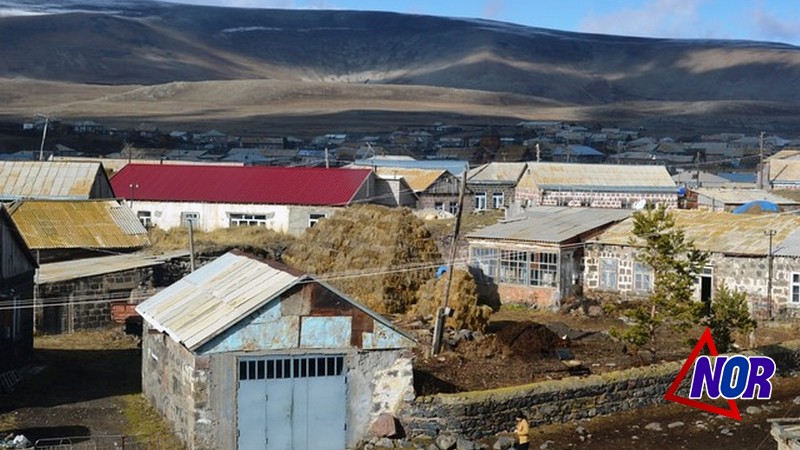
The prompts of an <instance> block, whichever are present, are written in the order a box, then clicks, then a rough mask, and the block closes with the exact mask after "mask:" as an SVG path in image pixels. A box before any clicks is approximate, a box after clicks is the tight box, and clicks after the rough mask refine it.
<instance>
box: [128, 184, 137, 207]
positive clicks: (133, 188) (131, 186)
mask: <svg viewBox="0 0 800 450" xmlns="http://www.w3.org/2000/svg"><path fill="white" fill-rule="evenodd" d="M129 187H130V188H131V209H133V198H134V196H135V195H136V189H139V185H138V184H136V183H131V184H130V185H129Z"/></svg>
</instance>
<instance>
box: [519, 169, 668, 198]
mask: <svg viewBox="0 0 800 450" xmlns="http://www.w3.org/2000/svg"><path fill="white" fill-rule="evenodd" d="M528 168H529V173H530V176H531V177H532V179H533V182H534V183H535V184H536V185H537V186H539V187H540V188H543V189H551V190H553V189H567V190H592V191H608V190H639V191H664V192H670V191H671V192H677V188H676V186H675V181H673V180H672V177H670V175H669V172H667V169H666V168H665V167H664V166H660V165H647V166H635V165H623V164H575V163H547V162H532V163H528Z"/></svg>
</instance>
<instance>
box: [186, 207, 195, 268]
mask: <svg viewBox="0 0 800 450" xmlns="http://www.w3.org/2000/svg"><path fill="white" fill-rule="evenodd" d="M186 223H187V224H188V225H189V270H190V271H191V272H194V225H193V224H194V219H189V220H187V221H186Z"/></svg>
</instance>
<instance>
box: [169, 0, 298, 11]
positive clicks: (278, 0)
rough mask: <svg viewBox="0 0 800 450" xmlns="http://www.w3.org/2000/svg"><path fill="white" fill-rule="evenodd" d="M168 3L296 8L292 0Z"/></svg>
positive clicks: (180, 1)
mask: <svg viewBox="0 0 800 450" xmlns="http://www.w3.org/2000/svg"><path fill="white" fill-rule="evenodd" d="M167 1H169V2H170V3H185V4H191V5H205V6H230V7H235V8H277V9H289V8H296V7H297V5H296V4H295V2H294V0H167Z"/></svg>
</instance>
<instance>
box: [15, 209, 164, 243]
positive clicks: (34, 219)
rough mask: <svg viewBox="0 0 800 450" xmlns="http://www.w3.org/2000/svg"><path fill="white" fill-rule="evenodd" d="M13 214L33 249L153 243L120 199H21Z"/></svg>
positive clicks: (26, 240)
mask: <svg viewBox="0 0 800 450" xmlns="http://www.w3.org/2000/svg"><path fill="white" fill-rule="evenodd" d="M11 217H12V219H14V223H16V224H17V227H18V228H19V230H20V232H21V233H22V236H23V237H24V238H25V242H26V243H27V244H28V247H30V248H31V249H34V250H49V249H57V248H60V249H67V248H87V249H103V248H105V249H128V248H139V247H144V246H146V245H149V244H150V239H149V237H148V235H147V230H145V228H144V227H143V226H142V224H141V223H140V222H139V220H138V219H137V218H136V215H135V214H134V213H133V211H131V209H130V208H128V207H127V206H124V205H121V204H120V203H119V202H118V201H117V200H21V201H19V202H17V203H15V204H14V206H13V207H12V208H11Z"/></svg>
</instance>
